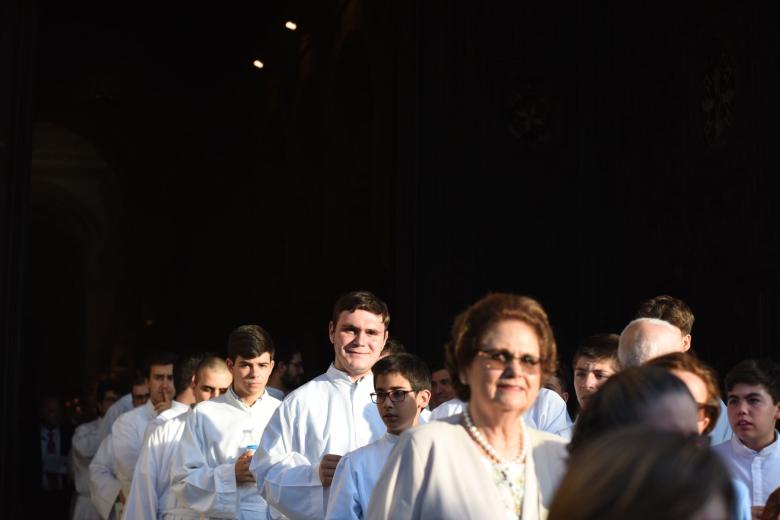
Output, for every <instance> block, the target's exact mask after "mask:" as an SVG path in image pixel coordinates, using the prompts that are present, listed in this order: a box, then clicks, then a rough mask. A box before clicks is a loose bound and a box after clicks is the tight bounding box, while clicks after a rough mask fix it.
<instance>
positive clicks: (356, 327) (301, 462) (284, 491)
mask: <svg viewBox="0 0 780 520" xmlns="http://www.w3.org/2000/svg"><path fill="white" fill-rule="evenodd" d="M389 323H390V313H389V312H388V310H387V305H385V303H384V302H383V301H382V300H380V299H379V298H377V297H376V296H374V295H373V294H371V293H370V292H366V291H355V292H351V293H348V294H346V295H344V296H342V297H341V298H339V299H338V300H337V301H336V304H335V305H334V308H333V317H332V319H331V321H330V323H329V324H328V336H329V338H330V342H331V343H332V344H333V352H334V360H333V363H332V364H331V365H330V368H328V371H327V372H326V373H324V374H322V375H320V376H318V377H316V378H314V379H313V380H311V381H309V382H308V383H306V384H305V385H303V386H301V387H300V388H298V389H297V390H295V391H293V392H292V393H291V394H289V395H288V396H287V397H286V398H285V400H284V401H283V402H282V405H281V406H280V407H279V408H278V409H277V411H276V413H275V414H274V416H273V418H272V419H271V421H270V422H269V423H268V426H267V427H266V430H265V433H264V434H263V438H262V440H261V442H260V446H259V448H258V450H257V453H256V454H255V457H254V460H253V461H252V465H251V471H252V473H253V474H254V476H255V479H256V480H257V486H258V488H259V489H260V493H261V494H262V495H263V497H265V499H266V500H267V501H268V504H269V505H270V506H271V509H270V510H269V512H270V513H271V518H282V517H283V516H286V517H288V518H292V519H307V518H312V519H314V518H323V517H324V516H325V510H326V507H327V504H328V491H329V487H330V484H331V480H332V479H333V474H334V472H335V470H336V465H337V464H338V461H339V459H340V458H341V455H343V454H345V453H348V452H350V451H353V450H356V449H357V448H360V447H362V446H365V445H366V444H368V443H370V442H373V441H375V440H378V439H379V438H380V437H381V436H382V435H383V434H384V432H385V426H384V424H383V423H382V419H381V417H380V416H379V412H378V411H377V409H376V405H374V404H373V403H372V402H371V397H370V394H371V392H373V391H374V378H373V375H372V374H371V367H372V366H373V365H374V363H376V362H377V360H378V359H379V356H380V353H381V352H382V348H383V347H384V345H385V342H386V341H387V335H388V332H387V327H388V325H389Z"/></svg>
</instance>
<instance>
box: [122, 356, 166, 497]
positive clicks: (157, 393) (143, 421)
mask: <svg viewBox="0 0 780 520" xmlns="http://www.w3.org/2000/svg"><path fill="white" fill-rule="evenodd" d="M173 361H174V356H173V355H172V354H170V353H167V352H157V353H154V354H152V355H151V357H150V358H149V361H148V362H147V367H148V370H147V371H146V373H147V376H146V379H147V384H148V385H149V400H148V401H147V402H146V404H145V405H143V406H139V407H138V408H134V409H133V410H132V411H130V412H127V413H126V414H123V415H121V416H120V417H119V419H117V420H116V422H115V423H114V426H113V427H112V428H111V438H112V441H111V442H112V443H113V445H112V447H111V448H112V450H113V453H114V467H115V468H116V476H117V478H118V479H119V482H121V483H122V493H123V494H124V496H125V498H127V496H128V495H129V494H130V483H131V482H132V480H133V472H134V471H135V463H136V461H137V460H138V454H139V453H140V452H141V446H143V442H144V434H145V433H146V427H147V425H148V424H149V423H150V422H151V421H152V420H154V418H155V417H157V416H158V415H159V414H161V413H162V412H164V411H165V410H167V409H169V408H170V407H171V402H172V400H173V396H174V393H175V391H176V390H175V388H174V386H173Z"/></svg>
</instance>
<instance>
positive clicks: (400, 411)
mask: <svg viewBox="0 0 780 520" xmlns="http://www.w3.org/2000/svg"><path fill="white" fill-rule="evenodd" d="M371 371H372V372H373V374H374V388H375V392H374V393H372V394H371V399H372V401H374V402H375V403H376V406H377V409H378V411H379V415H380V416H381V417H382V421H383V422H384V423H385V426H387V433H385V435H384V437H382V438H381V439H379V440H378V441H376V442H372V443H371V444H369V445H367V446H363V447H362V448H359V449H357V450H355V451H352V452H350V453H347V454H346V455H344V456H343V457H342V458H341V460H340V461H339V464H338V466H337V467H336V473H335V474H334V475H333V483H332V484H331V488H330V499H329V501H328V510H327V514H326V515H325V518H326V519H330V520H346V519H354V520H359V519H362V518H364V516H365V513H366V511H368V503H369V501H370V499H371V493H372V492H373V491H374V487H375V486H376V485H377V480H378V479H379V474H380V473H381V472H382V467H383V466H384V463H385V461H386V460H387V458H388V456H389V455H390V452H391V451H392V450H393V447H395V444H396V442H398V436H399V435H401V433H403V432H404V431H406V430H407V429H409V428H411V427H412V426H416V425H417V424H418V422H419V420H420V413H421V412H422V411H423V410H424V409H425V407H426V406H427V405H428V402H429V401H430V399H431V376H430V372H429V371H428V367H427V366H426V365H425V363H424V362H423V361H422V360H421V359H420V358H418V357H417V356H415V355H413V354H406V353H401V354H395V355H391V356H388V357H385V358H382V359H380V360H379V361H378V362H377V363H376V364H375V365H374V366H373V367H372V369H371ZM380 485H381V484H380Z"/></svg>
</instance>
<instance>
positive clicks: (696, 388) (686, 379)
mask: <svg viewBox="0 0 780 520" xmlns="http://www.w3.org/2000/svg"><path fill="white" fill-rule="evenodd" d="M670 372H671V373H672V374H674V375H675V376H677V377H678V378H680V380H681V381H682V382H683V383H685V385H686V386H687V387H688V390H690V392H691V395H692V396H693V400H694V401H696V409H697V424H698V425H699V433H703V432H704V430H705V429H706V428H707V426H709V424H710V418H709V417H707V414H706V413H705V408H704V407H705V406H706V404H707V400H708V399H709V393H708V392H707V383H705V382H704V379H702V378H701V377H699V376H697V375H696V374H694V373H693V372H688V371H687V370H670Z"/></svg>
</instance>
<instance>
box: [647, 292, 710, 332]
mask: <svg viewBox="0 0 780 520" xmlns="http://www.w3.org/2000/svg"><path fill="white" fill-rule="evenodd" d="M634 318H635V319H636V318H657V319H659V320H664V321H667V322H669V323H671V324H672V325H674V326H675V327H677V328H678V329H680V330H681V331H682V335H683V336H687V335H688V334H690V333H691V330H692V329H693V321H694V319H695V318H694V316H693V311H692V310H691V308H690V307H688V304H687V303H685V302H684V301H682V300H680V299H679V298H675V297H674V296H669V295H668V294H662V295H661V296H656V297H655V298H650V299H649V300H645V301H643V302H642V303H641V304H640V305H639V310H638V311H637V313H636V316H634Z"/></svg>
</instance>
